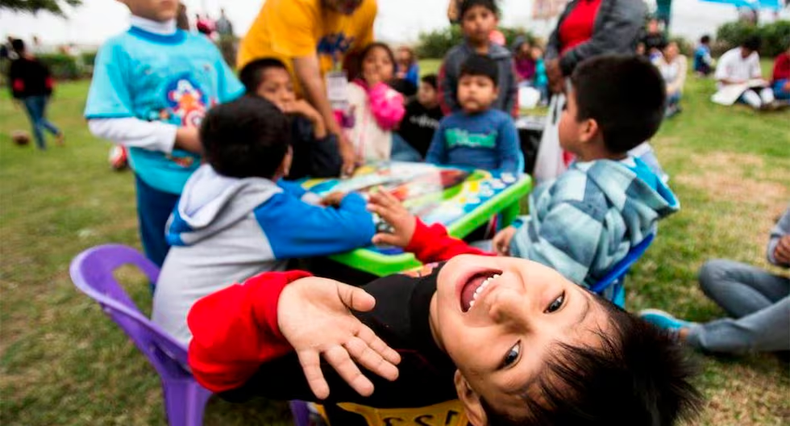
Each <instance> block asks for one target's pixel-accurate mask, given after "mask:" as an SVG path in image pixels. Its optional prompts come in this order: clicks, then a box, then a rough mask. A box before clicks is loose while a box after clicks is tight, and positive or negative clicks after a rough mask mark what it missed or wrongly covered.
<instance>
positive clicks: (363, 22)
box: [237, 0, 378, 90]
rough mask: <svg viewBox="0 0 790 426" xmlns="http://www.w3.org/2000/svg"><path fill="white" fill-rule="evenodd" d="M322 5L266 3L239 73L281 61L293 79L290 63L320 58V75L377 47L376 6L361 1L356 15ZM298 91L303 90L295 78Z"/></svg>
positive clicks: (304, 0) (372, 0) (293, 0)
mask: <svg viewBox="0 0 790 426" xmlns="http://www.w3.org/2000/svg"><path fill="white" fill-rule="evenodd" d="M322 3H323V2H322V0H266V2H264V4H263V7H262V8H261V11H260V13H258V17H257V18H256V19H255V22H254V23H253V24H252V27H250V30H249V32H247V35H246V36H244V39H243V40H242V41H241V46H240V47H239V57H238V61H237V62H238V66H239V69H241V68H242V67H244V65H246V64H247V63H249V62H251V61H253V60H255V59H261V58H277V59H279V60H281V61H283V62H284V63H285V65H286V66H287V67H288V71H289V72H290V73H291V76H292V77H295V75H294V71H293V63H292V60H293V59H294V58H303V57H308V56H312V55H315V54H318V59H319V62H320V64H321V73H322V74H325V73H326V72H328V71H330V70H332V69H333V68H335V67H340V66H342V64H343V59H344V57H345V55H346V53H348V52H352V51H358V50H361V49H363V48H364V47H365V46H367V45H368V44H370V43H371V42H372V41H373V22H374V21H375V20H376V13H377V12H378V6H377V5H376V0H363V2H362V5H360V7H359V8H358V9H357V10H355V11H354V13H353V14H352V15H350V16H349V15H344V14H342V13H339V12H335V11H334V10H330V9H328V8H325V7H323V6H322ZM294 86H295V87H297V90H300V89H299V84H298V81H297V80H296V78H294Z"/></svg>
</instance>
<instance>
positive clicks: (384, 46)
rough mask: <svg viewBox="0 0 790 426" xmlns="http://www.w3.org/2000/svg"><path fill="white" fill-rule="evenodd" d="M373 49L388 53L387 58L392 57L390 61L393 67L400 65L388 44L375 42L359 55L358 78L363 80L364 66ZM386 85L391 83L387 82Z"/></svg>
mask: <svg viewBox="0 0 790 426" xmlns="http://www.w3.org/2000/svg"><path fill="white" fill-rule="evenodd" d="M373 49H384V50H385V51H386V52H387V56H389V57H390V61H391V62H392V66H393V67H394V66H395V65H396V64H397V63H398V62H397V61H396V60H395V53H394V52H393V51H392V49H391V48H390V47H389V45H387V43H382V42H379V41H375V42H373V43H370V44H369V45H367V46H365V48H364V49H362V52H361V53H360V54H359V65H358V66H359V69H358V70H357V71H358V74H359V75H358V76H357V77H358V78H362V64H363V63H364V62H365V58H367V57H368V55H369V54H370V52H371V51H372V50H373ZM385 83H389V82H385Z"/></svg>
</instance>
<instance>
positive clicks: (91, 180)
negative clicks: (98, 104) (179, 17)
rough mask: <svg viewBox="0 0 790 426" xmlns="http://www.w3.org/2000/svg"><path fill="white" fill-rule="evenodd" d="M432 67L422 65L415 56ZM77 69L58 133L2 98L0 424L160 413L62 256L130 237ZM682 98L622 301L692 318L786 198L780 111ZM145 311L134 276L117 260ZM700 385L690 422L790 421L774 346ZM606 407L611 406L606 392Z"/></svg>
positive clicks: (701, 90)
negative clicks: (658, 217) (712, 275)
mask: <svg viewBox="0 0 790 426" xmlns="http://www.w3.org/2000/svg"><path fill="white" fill-rule="evenodd" d="M424 65H425V66H424V69H425V70H427V69H429V68H435V66H436V62H435V61H433V62H431V63H430V64H429V63H425V64H424ZM87 88H88V83H87V82H76V83H67V84H62V85H60V86H59V87H58V91H57V97H56V99H55V100H54V102H53V103H52V105H51V107H50V118H51V119H52V120H53V121H54V122H55V123H57V124H58V125H59V126H62V128H63V129H64V130H65V132H66V135H67V145H66V147H64V148H59V147H55V146H53V147H51V148H50V149H49V150H48V151H47V152H38V151H36V150H35V149H33V148H32V146H28V147H21V148H20V147H16V146H14V145H13V144H12V142H11V140H10V133H11V131H12V130H15V129H27V128H28V124H27V121H26V119H25V116H24V114H23V112H22V110H20V109H18V108H15V107H14V106H13V104H12V102H10V101H9V99H8V96H7V93H5V92H3V93H2V95H0V259H2V263H1V264H0V292H1V293H0V375H1V376H0V424H3V425H109V424H118V425H148V424H157V425H161V424H165V418H164V414H163V408H162V398H161V391H160V387H159V380H158V378H157V376H156V374H155V372H154V371H153V369H152V368H150V366H149V365H148V364H147V362H146V361H145V360H144V358H143V356H142V355H141V354H140V353H138V351H137V350H136V349H135V348H134V347H133V346H132V345H131V344H130V343H129V342H128V341H127V339H126V337H125V336H124V335H123V333H122V332H121V331H120V330H119V329H118V328H117V327H116V326H115V325H114V324H113V323H112V322H111V321H110V320H109V319H108V318H106V317H105V316H104V315H103V314H102V312H101V310H100V309H99V307H98V306H97V305H96V304H95V303H94V302H92V301H91V300H89V299H88V298H87V297H86V296H83V295H82V294H80V293H78V292H77V290H76V289H75V288H74V287H73V285H72V284H71V281H70V280H69V276H68V265H69V262H70V260H71V259H72V258H73V257H74V256H75V255H76V254H77V253H79V252H80V251H82V250H84V249H86V248H89V247H92V246H95V245H99V244H104V243H121V244H128V245H131V246H133V247H137V248H139V247H140V243H139V241H138V237H137V226H136V214H135V207H134V189H133V176H132V174H131V173H129V172H124V173H118V172H113V171H111V170H110V169H109V166H108V164H107V153H108V149H109V146H110V145H109V144H108V143H106V142H102V141H98V140H96V139H94V138H93V137H92V136H91V135H90V134H89V132H88V130H87V127H86V125H85V121H84V120H83V119H82V117H81V114H82V111H83V107H84V102H85V96H86V93H87ZM687 89H688V90H687V93H686V98H685V99H684V104H683V105H684V108H685V111H684V112H683V113H682V114H681V115H679V116H678V117H676V118H675V119H673V120H671V121H669V122H667V123H666V124H665V125H664V126H663V128H662V130H661V132H660V134H659V136H658V137H656V138H655V140H654V145H655V147H656V150H657V151H658V156H659V158H660V159H661V160H662V162H663V164H664V166H665V168H666V169H667V171H668V172H669V173H670V174H671V175H672V179H671V182H670V184H671V186H672V187H673V189H674V190H675V191H676V193H677V195H678V196H679V198H680V200H681V202H682V206H683V209H682V211H681V212H680V213H678V214H677V215H675V216H672V217H670V218H669V219H667V220H666V221H664V222H662V223H661V231H660V234H659V237H658V238H657V240H656V242H655V243H654V244H653V247H652V248H651V249H650V250H649V251H648V252H647V254H646V255H645V257H644V258H643V260H642V261H640V262H639V264H638V265H637V267H636V268H635V269H634V270H633V272H632V274H631V276H630V277H629V281H628V307H629V308H630V309H632V310H638V309H642V308H647V307H657V308H663V309H668V310H671V311H673V312H675V313H677V314H680V315H681V316H684V317H687V318H689V319H691V320H696V321H705V320H710V319H713V318H716V317H719V316H721V315H723V312H722V311H721V310H719V309H718V308H717V307H715V305H714V304H713V303H711V302H710V301H708V300H707V299H706V298H705V297H704V296H703V295H702V293H701V292H700V290H699V289H698V286H697V283H696V272H697V270H698V269H699V267H700V266H701V265H702V263H703V262H704V261H705V260H706V259H711V258H719V257H723V258H731V259H736V260H739V261H744V262H748V263H753V264H756V265H760V266H765V267H768V266H767V264H766V262H765V260H764V250H765V243H766V238H767V234H768V231H769V229H770V228H771V226H772V225H773V223H774V220H775V219H776V218H777V217H778V216H779V215H780V214H781V212H782V211H783V209H784V208H785V207H786V206H787V203H788V201H790V188H789V185H790V125H788V123H790V112H784V113H776V114H757V113H755V112H752V111H750V110H748V109H746V108H743V107H732V108H724V107H719V106H716V105H713V104H711V103H710V102H709V101H708V99H709V98H710V95H711V94H712V93H713V91H714V86H713V83H712V82H711V81H708V80H698V79H697V78H690V79H689V82H688V86H687ZM119 276H120V277H121V278H122V279H123V281H124V282H125V283H126V288H127V290H128V291H129V292H130V293H131V294H132V295H133V297H134V299H135V300H136V301H137V303H138V304H139V306H141V307H142V308H143V310H144V311H146V312H149V311H150V303H151V297H150V294H149V292H148V286H147V283H146V281H145V280H144V279H143V278H142V277H140V276H139V275H138V274H136V273H135V272H134V271H130V270H123V271H121V272H120V273H119ZM699 359H700V361H701V365H702V368H703V374H702V375H701V377H700V378H699V380H698V383H699V385H700V387H701V388H702V389H703V391H704V393H705V395H706V396H707V397H708V400H709V404H708V409H707V410H706V412H705V413H704V415H703V416H702V420H701V421H700V422H699V424H704V425H717V426H720V425H782V424H788V423H790V398H788V395H790V369H789V368H788V365H787V364H782V363H780V362H779V361H778V360H777V358H776V357H774V356H772V355H755V356H747V357H743V358H712V357H702V356H699ZM613 409H617V408H616V405H615V407H613ZM287 419H288V414H287V408H286V407H285V406H284V405H283V404H275V403H269V402H265V401H258V402H255V403H249V404H246V405H244V406H234V405H230V404H227V403H224V402H221V401H218V400H216V399H212V401H211V402H210V403H209V406H208V409H207V413H206V420H205V424H207V425H249V424H267V425H271V424H282V425H285V424H288V420H287Z"/></svg>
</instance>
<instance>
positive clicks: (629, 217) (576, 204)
mask: <svg viewBox="0 0 790 426" xmlns="http://www.w3.org/2000/svg"><path fill="white" fill-rule="evenodd" d="M567 97H568V104H567V107H566V109H565V111H564V112H563V114H562V116H561V117H560V123H559V135H560V145H561V146H562V148H563V149H565V150H567V151H569V152H572V153H573V154H575V155H576V158H577V160H576V162H574V163H573V164H572V165H571V167H570V169H569V170H568V171H567V172H565V173H564V174H563V175H561V176H560V178H559V179H557V180H556V181H553V182H549V183H546V184H543V185H541V186H538V187H537V188H536V189H535V190H534V191H533V192H532V194H530V196H529V216H527V217H524V218H521V219H518V220H517V221H516V222H515V223H514V225H513V226H509V227H507V228H505V229H504V230H502V231H500V232H499V233H498V234H497V235H496V236H495V237H494V240H493V247H492V249H493V250H495V251H496V252H497V253H498V254H500V255H510V256H514V257H519V258H522V259H529V260H532V261H535V262H539V263H542V264H544V265H546V266H549V267H551V268H553V269H556V270H557V271H558V272H559V273H561V274H562V275H564V276H565V277H566V278H567V279H569V280H570V281H572V282H574V283H576V284H580V285H584V286H592V285H594V284H595V283H597V282H598V281H599V280H600V279H601V278H603V277H604V276H605V275H606V273H608V272H609V271H610V270H611V268H612V267H613V266H614V265H615V264H617V262H619V261H621V260H622V259H623V258H625V256H626V255H627V254H628V252H629V251H630V250H631V249H632V248H633V247H635V246H636V245H638V244H639V243H641V242H642V241H643V240H644V239H645V238H646V237H647V236H648V235H650V234H652V233H655V232H656V225H657V222H658V220H660V219H662V218H665V217H667V216H668V215H670V214H672V213H674V212H676V211H678V210H679V208H680V203H679V202H678V200H677V198H676V197H675V195H674V194H673V193H672V191H671V190H670V189H669V188H668V187H667V186H666V185H665V184H664V183H663V182H662V181H661V179H660V178H659V177H658V176H656V174H654V173H653V172H652V171H651V170H650V168H649V167H648V166H647V165H646V164H645V163H644V162H642V161H641V160H639V159H638V158H634V157H632V156H630V155H629V154H628V151H629V150H631V149H632V148H634V147H636V146H637V145H639V144H641V143H642V142H643V141H645V140H648V139H649V138H651V137H652V136H653V135H654V134H655V133H656V131H657V130H658V128H659V126H660V125H661V122H662V119H663V116H664V103H665V99H666V92H665V90H664V82H663V79H662V77H661V74H660V73H659V72H658V70H657V69H656V68H655V67H654V66H653V65H652V64H651V63H650V62H649V61H648V60H647V59H645V58H641V57H634V56H600V57H596V58H593V59H590V60H587V61H585V62H583V63H582V64H580V65H579V66H578V67H577V69H576V70H575V71H574V73H573V75H572V76H571V79H570V88H569V91H568V96H567ZM611 296H612V295H607V297H611Z"/></svg>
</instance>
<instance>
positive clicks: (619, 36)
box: [535, 0, 647, 181]
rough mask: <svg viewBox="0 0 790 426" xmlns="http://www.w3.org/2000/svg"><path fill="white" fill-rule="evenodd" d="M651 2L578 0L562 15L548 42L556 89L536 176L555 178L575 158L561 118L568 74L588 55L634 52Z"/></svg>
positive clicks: (550, 76)
mask: <svg viewBox="0 0 790 426" xmlns="http://www.w3.org/2000/svg"><path fill="white" fill-rule="evenodd" d="M646 12H647V6H646V5H645V3H644V2H641V1H634V0H573V1H571V2H570V3H568V5H567V6H566V7H565V11H563V12H562V14H561V15H560V18H559V20H558V21H557V26H556V28H555V29H554V31H553V32H552V33H551V36H550V37H549V41H548V44H547V46H546V55H545V66H546V76H547V77H548V79H549V89H550V90H551V92H552V93H554V94H556V95H557V96H555V99H552V102H551V103H550V105H549V115H548V117H549V119H548V120H546V128H545V129H544V131H543V140H542V141H541V146H540V148H539V149H538V157H537V159H536V166H535V177H536V179H537V180H538V181H544V180H550V179H553V178H556V177H557V176H559V174H561V173H562V172H563V171H564V170H565V169H566V168H567V165H568V164H569V163H570V161H571V160H572V158H573V157H572V155H569V154H567V153H563V152H562V150H561V149H560V147H559V133H558V128H557V124H558V123H559V117H560V115H561V112H562V110H563V108H564V107H565V99H566V98H565V95H564V93H565V79H566V78H568V77H569V76H570V75H571V74H572V73H573V70H574V69H576V66H577V65H578V64H579V63H581V62H582V61H584V60H586V59H590V58H593V57H596V56H600V55H605V54H634V53H635V51H636V45H637V42H638V41H639V33H640V31H641V30H642V26H643V24H644V17H645V13H646Z"/></svg>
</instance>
